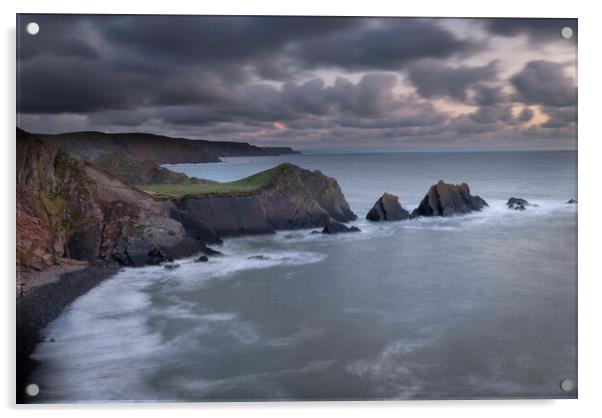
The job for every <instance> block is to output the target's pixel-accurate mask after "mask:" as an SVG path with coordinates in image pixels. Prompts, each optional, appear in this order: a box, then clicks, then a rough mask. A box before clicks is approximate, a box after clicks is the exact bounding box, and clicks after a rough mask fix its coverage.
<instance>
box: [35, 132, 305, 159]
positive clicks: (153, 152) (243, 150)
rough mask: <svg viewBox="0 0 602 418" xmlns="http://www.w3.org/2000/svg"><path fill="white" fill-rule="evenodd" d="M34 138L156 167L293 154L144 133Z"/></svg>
mask: <svg viewBox="0 0 602 418" xmlns="http://www.w3.org/2000/svg"><path fill="white" fill-rule="evenodd" d="M36 136H38V137H39V138H41V139H43V140H44V141H45V142H47V143H51V144H54V145H57V146H59V147H61V148H62V149H64V150H66V151H68V152H70V153H72V154H74V155H76V156H77V157H79V158H82V159H85V160H94V159H96V158H98V157H99V156H101V155H103V154H108V153H112V152H120V153H123V154H125V155H127V156H129V157H131V158H135V159H138V160H151V161H155V162H157V163H159V164H168V163H173V164H176V163H205V162H217V161H220V159H219V157H220V156H222V157H230V156H246V155H249V156H250V155H281V154H293V153H297V152H296V151H293V150H292V149H291V148H287V147H267V148H261V147H256V146H254V145H250V144H247V143H243V142H223V141H206V140H193V139H185V138H170V137H167V136H161V135H153V134H145V133H103V132H70V133H64V134H59V135H47V134H38V135H36Z"/></svg>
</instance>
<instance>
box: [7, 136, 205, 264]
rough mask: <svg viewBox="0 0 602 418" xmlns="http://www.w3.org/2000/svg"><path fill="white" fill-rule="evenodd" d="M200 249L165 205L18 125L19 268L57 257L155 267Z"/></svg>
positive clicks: (52, 260)
mask: <svg viewBox="0 0 602 418" xmlns="http://www.w3.org/2000/svg"><path fill="white" fill-rule="evenodd" d="M200 248H201V246H200V243H199V241H198V240H196V239H194V238H192V237H190V236H189V235H187V234H186V232H185V229H184V227H183V225H182V224H181V223H180V222H178V221H177V220H173V219H170V218H169V205H168V203H167V202H160V201H156V200H154V199H153V198H152V197H150V196H149V195H147V194H145V193H142V192H140V191H138V190H136V189H134V188H131V187H128V186H126V185H124V184H123V183H121V182H119V181H118V180H117V179H115V178H114V177H112V176H109V175H106V174H105V173H102V172H100V171H98V170H96V169H95V168H93V167H92V166H90V164H88V163H85V162H83V161H81V160H77V159H75V158H73V157H71V156H70V155H69V154H67V153H66V152H65V151H63V150H61V149H60V148H57V147H55V146H53V145H50V144H46V143H44V142H42V141H41V140H40V139H38V138H36V137H35V136H32V135H30V134H28V133H26V132H24V131H22V130H20V129H18V130H17V271H18V272H27V271H32V270H34V271H35V270H38V271H39V270H44V269H46V268H48V267H51V266H53V265H57V264H60V263H61V260H63V259H69V258H70V259H75V260H82V261H87V262H89V263H92V264H97V263H107V262H111V261H112V260H117V261H119V262H120V263H122V264H125V265H133V266H139V265H145V264H149V263H150V264H156V263H159V262H162V261H165V260H167V259H170V258H177V257H183V256H189V255H192V254H194V253H196V252H198V251H199V249H200Z"/></svg>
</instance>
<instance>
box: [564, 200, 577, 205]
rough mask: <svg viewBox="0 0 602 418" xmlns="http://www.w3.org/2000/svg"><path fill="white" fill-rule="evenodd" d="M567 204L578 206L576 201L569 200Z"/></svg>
mask: <svg viewBox="0 0 602 418" xmlns="http://www.w3.org/2000/svg"><path fill="white" fill-rule="evenodd" d="M566 203H568V204H570V205H576V204H577V200H576V199H569V200H568V201H567V202H566Z"/></svg>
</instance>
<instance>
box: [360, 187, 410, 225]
mask: <svg viewBox="0 0 602 418" xmlns="http://www.w3.org/2000/svg"><path fill="white" fill-rule="evenodd" d="M409 217H410V213H409V212H408V211H407V210H405V209H404V208H403V207H401V205H400V204H399V197H398V196H395V195H393V194H389V193H385V194H383V195H382V196H381V197H379V198H378V200H377V201H376V203H375V204H374V206H373V207H372V209H370V211H369V212H368V214H367V215H366V219H367V220H369V221H373V222H380V221H401V220H403V219H408V218H409Z"/></svg>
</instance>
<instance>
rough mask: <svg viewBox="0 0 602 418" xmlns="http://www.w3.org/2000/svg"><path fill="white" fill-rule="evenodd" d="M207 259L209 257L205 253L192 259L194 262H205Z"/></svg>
mask: <svg viewBox="0 0 602 418" xmlns="http://www.w3.org/2000/svg"><path fill="white" fill-rule="evenodd" d="M207 261H209V257H207V256H206V255H202V256H200V257H199V258H197V259H196V260H194V262H195V263H206V262H207Z"/></svg>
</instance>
